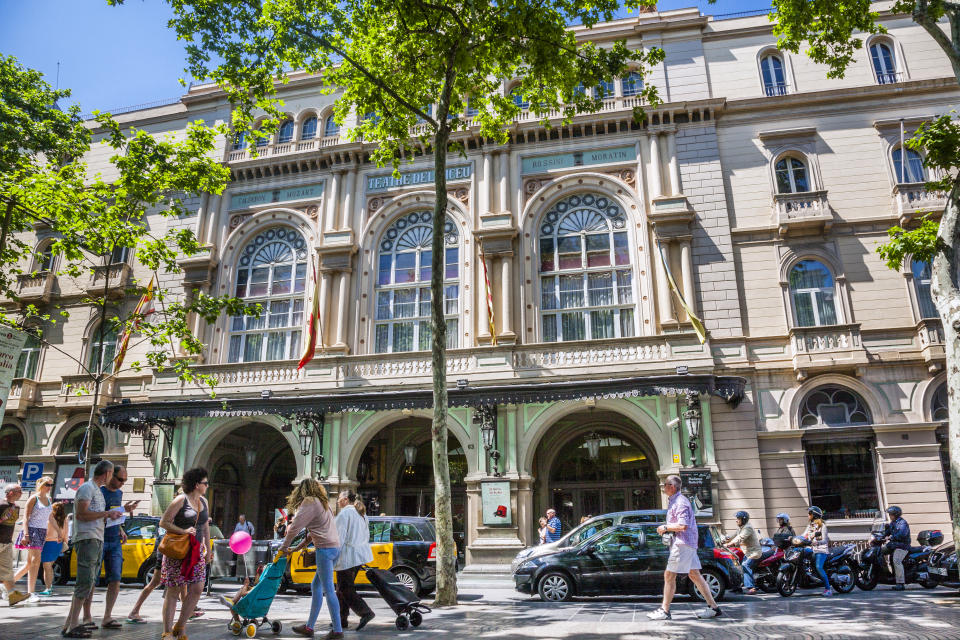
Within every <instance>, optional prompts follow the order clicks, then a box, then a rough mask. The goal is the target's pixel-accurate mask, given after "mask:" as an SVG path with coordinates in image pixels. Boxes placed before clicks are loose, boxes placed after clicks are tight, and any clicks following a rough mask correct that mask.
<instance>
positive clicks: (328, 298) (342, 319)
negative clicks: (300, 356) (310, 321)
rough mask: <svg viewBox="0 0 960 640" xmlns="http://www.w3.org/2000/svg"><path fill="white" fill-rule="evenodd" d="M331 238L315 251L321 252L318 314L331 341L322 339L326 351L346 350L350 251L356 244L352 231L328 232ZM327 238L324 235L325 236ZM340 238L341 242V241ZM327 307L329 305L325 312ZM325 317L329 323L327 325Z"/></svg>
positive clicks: (350, 264) (354, 249)
mask: <svg viewBox="0 0 960 640" xmlns="http://www.w3.org/2000/svg"><path fill="white" fill-rule="evenodd" d="M331 239H332V240H333V241H332V242H328V243H325V244H323V245H321V246H320V247H319V248H318V249H317V252H318V253H319V255H320V274H321V278H322V279H321V281H320V317H321V318H322V322H323V327H324V334H325V335H326V336H329V338H330V339H331V340H332V342H333V344H330V343H328V342H326V341H324V342H323V345H324V348H325V350H326V351H327V352H336V353H343V354H345V353H349V352H350V346H349V345H348V344H347V328H348V324H349V318H350V284H351V283H350V274H351V273H353V266H352V263H353V254H354V253H355V252H356V250H357V249H356V247H355V246H354V245H353V244H352V242H351V240H352V233H350V232H341V231H337V232H335V233H333V234H331ZM324 240H325V241H326V240H327V238H326V236H325V237H324ZM341 242H342V243H341ZM334 285H336V287H337V289H336V306H335V307H334V306H333V304H332V296H333V291H331V287H332V286H334ZM328 308H330V309H332V310H331V311H330V312H329V313H328V311H327V310H328ZM328 321H329V322H330V323H332V325H328V324H327V323H328ZM328 327H329V328H328Z"/></svg>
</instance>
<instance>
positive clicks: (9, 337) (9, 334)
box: [0, 327, 42, 466]
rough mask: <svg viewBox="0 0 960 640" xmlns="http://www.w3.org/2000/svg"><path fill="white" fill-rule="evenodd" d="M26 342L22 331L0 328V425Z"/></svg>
mask: <svg viewBox="0 0 960 640" xmlns="http://www.w3.org/2000/svg"><path fill="white" fill-rule="evenodd" d="M26 341H27V334H25V333H24V332H23V331H17V330H16V329H12V328H10V327H3V328H0V423H2V422H3V412H4V410H5V409H6V408H7V399H8V398H9V397H10V383H11V382H12V381H13V374H14V373H15V372H16V369H17V361H18V360H19V359H20V352H21V351H22V350H23V345H24V343H25V342H26ZM41 466H42V465H41Z"/></svg>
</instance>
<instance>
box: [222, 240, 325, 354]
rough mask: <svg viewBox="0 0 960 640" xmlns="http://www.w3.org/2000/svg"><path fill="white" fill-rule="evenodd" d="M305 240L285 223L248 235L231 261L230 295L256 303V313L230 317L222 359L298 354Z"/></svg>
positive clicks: (301, 319)
mask: <svg viewBox="0 0 960 640" xmlns="http://www.w3.org/2000/svg"><path fill="white" fill-rule="evenodd" d="M306 279H307V243H306V242H305V241H304V239H303V236H302V235H300V233H299V232H298V231H296V230H294V229H291V228H289V227H271V228H269V229H266V230H264V231H261V232H260V233H258V234H257V235H256V237H254V238H253V240H251V241H250V242H249V243H248V244H247V246H246V247H244V249H243V252H242V253H241V254H240V259H239V261H238V263H237V286H236V289H235V295H236V296H237V297H238V298H242V299H243V301H244V302H247V303H250V304H253V303H259V304H261V305H262V307H263V311H262V312H261V314H260V317H259V318H255V317H253V316H234V317H233V318H231V319H230V346H229V348H228V350H227V361H228V362H260V361H263V360H288V359H290V358H294V357H296V356H297V355H299V350H300V346H301V345H300V329H301V327H302V326H303V292H304V287H305V286H306Z"/></svg>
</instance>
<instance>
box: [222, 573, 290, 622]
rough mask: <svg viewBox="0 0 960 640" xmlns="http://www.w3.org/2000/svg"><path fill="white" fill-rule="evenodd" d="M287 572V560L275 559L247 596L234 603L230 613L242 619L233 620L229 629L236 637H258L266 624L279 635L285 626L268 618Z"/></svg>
mask: <svg viewBox="0 0 960 640" xmlns="http://www.w3.org/2000/svg"><path fill="white" fill-rule="evenodd" d="M286 570H287V559H286V558H285V557H283V556H281V557H279V558H274V561H273V562H272V563H271V564H268V565H267V566H266V567H265V568H264V570H263V572H262V573H261V574H260V579H259V581H258V582H257V584H255V585H254V586H253V588H252V589H250V591H248V592H247V594H246V595H245V596H243V597H242V598H240V599H239V600H237V601H236V602H234V603H233V606H232V607H230V611H231V612H233V613H234V614H235V615H236V616H237V617H239V618H240V620H239V621H238V620H237V619H233V620H231V621H230V622H229V623H228V624H227V628H228V629H229V630H230V632H231V633H233V635H235V636H239V635H241V634H243V635H245V636H246V637H248V638H253V637H255V636H256V635H257V629H259V628H260V627H262V626H263V625H265V624H268V625H270V629H271V630H272V631H273V633H274V634H279V633H280V631H281V630H282V629H283V624H282V623H281V622H280V621H279V620H270V619H268V618H267V612H268V611H269V610H270V605H271V604H273V598H274V597H275V596H276V595H277V591H279V590H280V583H281V582H282V581H283V574H284V572H285V571H286Z"/></svg>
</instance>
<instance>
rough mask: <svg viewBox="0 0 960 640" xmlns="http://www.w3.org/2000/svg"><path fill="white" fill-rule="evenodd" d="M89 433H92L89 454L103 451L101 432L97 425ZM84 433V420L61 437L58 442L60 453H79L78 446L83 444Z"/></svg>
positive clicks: (85, 424)
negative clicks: (60, 440)
mask: <svg viewBox="0 0 960 640" xmlns="http://www.w3.org/2000/svg"><path fill="white" fill-rule="evenodd" d="M90 433H91V435H92V439H91V443H90V454H91V455H99V454H101V453H103V432H102V431H100V428H99V427H96V426H94V427H93V429H91V430H90ZM86 434H87V423H85V422H81V423H80V424H78V425H77V426H75V427H73V428H72V429H70V432H69V433H68V434H67V435H66V436H65V437H64V438H63V442H61V443H60V454H61V455H65V454H69V453H79V452H80V447H81V446H84V437H85V436H86Z"/></svg>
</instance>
